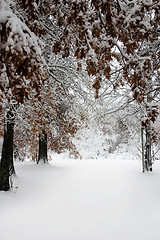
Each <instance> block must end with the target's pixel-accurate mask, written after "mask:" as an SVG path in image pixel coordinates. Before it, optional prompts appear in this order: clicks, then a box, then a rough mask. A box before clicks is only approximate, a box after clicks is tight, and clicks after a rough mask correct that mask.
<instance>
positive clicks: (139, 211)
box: [0, 159, 160, 240]
mask: <svg viewBox="0 0 160 240" xmlns="http://www.w3.org/2000/svg"><path fill="white" fill-rule="evenodd" d="M140 168H141V163H140V162H138V161H127V160H120V159H119V160H118V159H117V160H113V159H112V160H81V161H80V160H54V161H52V162H51V165H38V166H37V165H34V164H32V163H25V164H23V165H17V166H16V170H17V174H18V185H19V186H18V189H17V191H16V192H15V193H13V191H12V192H10V193H4V192H1V193H0V239H1V240H11V239H13V240H159V239H160V227H159V225H160V163H159V162H158V161H157V163H156V166H155V167H154V172H153V173H144V174H143V173H141V169H140Z"/></svg>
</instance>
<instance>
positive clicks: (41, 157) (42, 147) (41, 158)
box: [37, 130, 48, 164]
mask: <svg viewBox="0 0 160 240" xmlns="http://www.w3.org/2000/svg"><path fill="white" fill-rule="evenodd" d="M39 162H43V163H46V162H48V158H47V134H46V132H45V130H42V133H41V134H39V154H38V161H37V164H38V163H39Z"/></svg>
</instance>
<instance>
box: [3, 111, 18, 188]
mask: <svg viewBox="0 0 160 240" xmlns="http://www.w3.org/2000/svg"><path fill="white" fill-rule="evenodd" d="M14 118H15V116H14V112H13V108H12V107H11V108H10V110H9V111H8V113H7V117H6V124H5V130H4V138H3V147H2V157H1V162H0V190H4V191H8V190H9V189H10V184H9V177H10V176H11V175H12V174H15V169H14V163H13V136H14Z"/></svg>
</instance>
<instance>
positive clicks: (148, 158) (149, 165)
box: [145, 127, 152, 171]
mask: <svg viewBox="0 0 160 240" xmlns="http://www.w3.org/2000/svg"><path fill="white" fill-rule="evenodd" d="M151 144H152V143H151V139H150V128H149V127H146V149H145V150H146V151H145V163H146V170H147V171H152V154H151V149H152V146H151Z"/></svg>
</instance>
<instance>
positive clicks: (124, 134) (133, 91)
mask: <svg viewBox="0 0 160 240" xmlns="http://www.w3.org/2000/svg"><path fill="white" fill-rule="evenodd" d="M0 23H1V27H0V42H1V45H0V135H1V162H0V190H5V191H7V190H9V189H10V187H11V186H10V180H9V179H10V178H11V177H12V176H13V175H15V174H16V172H15V168H14V162H15V161H24V160H25V159H30V160H31V161H34V162H35V163H37V164H38V163H39V162H44V163H46V162H48V161H49V159H50V157H49V154H48V152H49V151H53V152H55V153H58V154H60V153H63V152H65V151H68V152H69V156H70V157H71V158H72V157H73V158H76V159H83V156H82V155H83V154H81V153H80V151H79V150H80V146H81V145H85V144H86V152H87V151H88V152H89V151H92V153H90V154H89V155H90V157H91V158H96V157H97V156H103V157H105V156H108V154H110V153H113V152H114V151H115V150H116V148H117V147H118V146H119V145H120V144H121V145H123V144H128V145H133V144H134V142H132V141H131V140H133V139H134V141H135V142H137V141H138V144H137V146H136V147H137V149H138V151H139V158H140V159H141V161H142V171H143V172H144V171H152V164H153V161H154V160H155V159H158V157H157V155H158V152H159V146H160V145H159V139H160V117H159V107H160V101H159V100H160V93H159V90H160V62H159V60H160V3H159V1H158V0H155V1H152V0H125V1H122V0H109V1H101V0H96V1H95V0H88V1H85V0H78V1H76V0H68V1H67V0H55V1H54V0H48V1H47V0H37V1H35V0H27V1H23V0H18V1H10V0H1V1H0ZM89 138H90V140H88V142H87V139H89ZM94 138H95V139H98V140H97V143H98V146H97V145H96V146H95V152H93V150H90V146H89V144H90V145H92V144H93V142H94ZM85 141H86V142H85ZM89 142H90V143H89ZM87 144H88V146H87ZM77 146H78V147H79V150H78V147H77ZM81 147H82V148H83V150H84V149H85V146H81ZM87 147H88V148H87ZM156 154H157V155H156Z"/></svg>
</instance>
